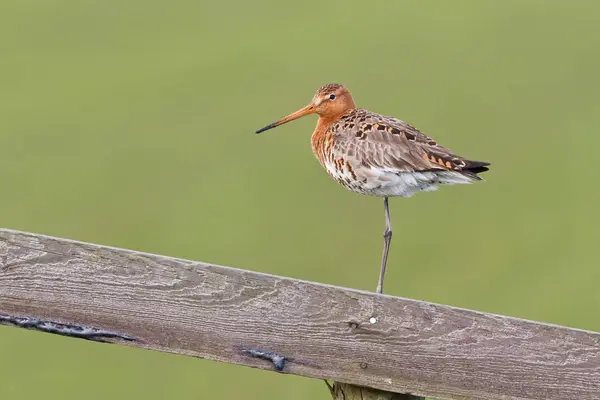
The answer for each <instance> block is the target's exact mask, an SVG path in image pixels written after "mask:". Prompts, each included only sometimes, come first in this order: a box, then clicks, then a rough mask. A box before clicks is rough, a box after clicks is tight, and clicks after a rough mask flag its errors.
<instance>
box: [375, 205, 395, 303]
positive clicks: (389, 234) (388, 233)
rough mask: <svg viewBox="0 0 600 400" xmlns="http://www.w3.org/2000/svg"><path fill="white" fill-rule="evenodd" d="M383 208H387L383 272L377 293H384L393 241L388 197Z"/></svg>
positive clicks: (382, 261)
mask: <svg viewBox="0 0 600 400" xmlns="http://www.w3.org/2000/svg"><path fill="white" fill-rule="evenodd" d="M383 208H384V209H385V231H383V257H382V258H381V272H380V273H379V282H378V283H377V293H383V278H384V275H385V266H386V264H387V258H388V253H389V251H390V243H391V241H392V222H391V219H390V206H389V205H388V198H387V197H384V198H383Z"/></svg>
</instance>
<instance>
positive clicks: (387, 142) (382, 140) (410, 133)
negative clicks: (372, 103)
mask: <svg viewBox="0 0 600 400" xmlns="http://www.w3.org/2000/svg"><path fill="white" fill-rule="evenodd" d="M330 131H331V133H332V134H333V135H334V136H335V137H334V140H333V148H332V153H333V154H334V157H335V154H340V155H343V156H344V157H345V158H346V159H348V160H352V164H354V165H355V167H358V168H376V169H379V170H384V171H389V172H395V173H402V172H426V171H432V172H434V171H454V172H457V173H460V174H462V175H465V176H468V177H470V178H472V179H474V180H479V179H480V178H478V177H477V175H476V174H477V173H480V172H484V171H487V170H488V168H486V166H487V165H489V163H486V162H480V161H470V160H467V159H465V158H463V157H460V156H458V155H456V154H454V153H452V151H450V150H449V149H447V148H445V147H442V146H440V145H439V144H437V143H436V142H435V141H434V140H433V139H432V138H431V137H429V136H427V135H425V134H423V133H422V132H420V131H419V130H417V129H416V128H415V127H413V126H411V125H409V124H407V123H406V122H404V121H401V120H399V119H396V118H393V117H387V116H383V115H379V114H376V113H373V112H370V111H367V110H362V109H355V110H352V111H351V112H349V113H348V114H346V115H344V116H342V117H341V118H340V119H339V120H338V121H336V122H335V123H334V124H333V125H332V126H331V127H330Z"/></svg>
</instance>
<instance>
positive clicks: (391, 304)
mask: <svg viewBox="0 0 600 400" xmlns="http://www.w3.org/2000/svg"><path fill="white" fill-rule="evenodd" d="M0 313H5V314H8V315H13V316H29V317H36V318H40V319H44V320H50V321H56V322H62V323H71V324H83V325H86V326H90V327H95V328H98V329H104V330H110V331H118V332H122V333H124V334H126V335H130V336H134V337H136V338H137V339H136V340H133V341H125V340H121V339H118V338H112V339H108V340H109V341H112V342H118V343H121V344H123V345H127V346H137V347H143V348H149V349H156V350H161V351H167V352H172V353H179V354H185V355H189V356H196V357H202V358H208V359H212V360H218V361H223V362H228V363H235V364H243V365H247V366H251V367H257V368H263V369H272V370H275V369H276V368H275V363H273V362H271V361H269V359H268V358H267V359H265V358H261V357H255V356H253V355H252V354H254V355H256V354H258V353H252V351H254V350H258V351H259V352H260V351H262V352H267V353H268V352H271V353H272V354H277V355H280V356H283V357H284V358H285V363H284V364H283V366H282V369H281V370H282V372H283V373H291V374H297V375H302V376H307V377H313V378H321V379H330V380H335V381H338V382H345V383H351V384H354V385H360V386H367V387H372V388H377V389H381V390H386V391H391V392H397V393H411V394H415V395H420V396H427V397H434V398H439V399H473V398H477V399H550V400H553V399H556V400H559V399H560V400H564V399H599V398H600V334H598V333H594V332H588V331H582V330H576V329H568V328H565V327H560V326H552V325H547V324H540V323H535V322H531V321H525V320H520V319H515V318H510V317H504V316H499V315H492V314H485V313H481V312H476V311H469V310H464V309H459V308H454V307H449V306H444V305H437V304H431V303H426V302H422V301H416V300H410V299H403V298H397V297H392V296H387V295H376V294H374V293H368V292H363V291H358V290H352V289H347V288H340V287H334V286H328V285H323V284H318V283H312V282H306V281H300V280H295V279H289V278H283V277H278V276H272V275H266V274H261V273H257V272H251V271H245V270H239V269H233V268H227V267H221V266H217V265H211V264H205V263H201V262H194V261H188V260H182V259H176V258H170V257H164V256H159V255H152V254H146V253H140V252H134V251H129V250H122V249H116V248H111V247H104V246H98V245H94V244H88V243H81V242H75V241H71V240H65V239H58V238H53V237H48V236H42V235H36V234H29V233H23V232H16V231H11V230H0ZM371 318H375V319H376V322H375V323H371V322H370V319H371ZM280 361H281V360H280Z"/></svg>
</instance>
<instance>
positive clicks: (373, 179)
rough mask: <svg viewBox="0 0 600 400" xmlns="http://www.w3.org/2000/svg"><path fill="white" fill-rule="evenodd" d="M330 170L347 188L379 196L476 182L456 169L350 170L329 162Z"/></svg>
mask: <svg viewBox="0 0 600 400" xmlns="http://www.w3.org/2000/svg"><path fill="white" fill-rule="evenodd" d="M326 168H327V170H328V171H329V174H330V175H331V176H332V177H333V179H335V180H336V181H337V182H339V183H340V184H341V185H342V186H344V187H346V188H347V189H349V190H351V191H353V192H357V193H361V194H365V195H369V196H378V197H410V196H412V195H413V194H415V193H417V192H429V191H433V190H436V189H437V188H438V185H454V184H465V183H472V182H473V181H472V179H470V178H469V177H467V176H464V175H462V174H460V173H458V172H454V171H439V172H438V171H436V172H433V171H432V172H396V171H390V170H382V169H377V168H369V169H366V168H363V169H357V170H354V171H353V173H354V174H352V173H350V171H348V170H347V169H346V168H343V169H341V170H339V169H337V168H335V166H334V165H330V163H327V166H326Z"/></svg>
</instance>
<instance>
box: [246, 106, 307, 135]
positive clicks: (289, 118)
mask: <svg viewBox="0 0 600 400" xmlns="http://www.w3.org/2000/svg"><path fill="white" fill-rule="evenodd" d="M316 111H317V109H316V108H315V107H314V106H313V105H312V104H309V105H307V106H306V107H304V108H301V109H300V110H298V111H296V112H295V113H293V114H290V115H288V116H287V117H284V118H281V119H280V120H279V121H275V122H273V123H272V124H269V125H267V126H265V127H264V128H261V129H259V130H257V131H256V133H261V132H264V131H268V130H269V129H272V128H276V127H278V126H279V125H283V124H285V123H288V122H290V121H293V120H295V119H298V118H300V117H304V116H305V115H309V114H314V113H315V112H316Z"/></svg>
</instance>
